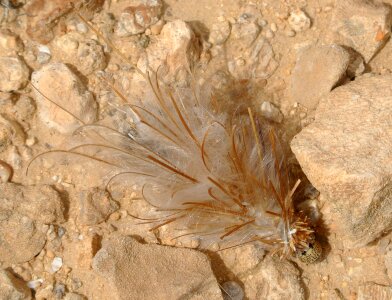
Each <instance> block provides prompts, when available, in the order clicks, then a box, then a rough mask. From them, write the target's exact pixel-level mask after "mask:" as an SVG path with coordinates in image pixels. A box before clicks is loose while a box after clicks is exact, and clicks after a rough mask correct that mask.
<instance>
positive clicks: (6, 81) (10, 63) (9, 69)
mask: <svg viewBox="0 0 392 300" xmlns="http://www.w3.org/2000/svg"><path fill="white" fill-rule="evenodd" d="M29 77H30V70H29V68H28V67H27V65H26V64H25V63H24V62H23V60H22V59H20V58H19V57H13V56H2V57H0V91H2V92H13V91H18V90H20V89H22V88H24V87H25V86H26V84H27V83H28V80H29Z"/></svg>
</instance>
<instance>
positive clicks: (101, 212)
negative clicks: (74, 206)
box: [77, 188, 120, 225]
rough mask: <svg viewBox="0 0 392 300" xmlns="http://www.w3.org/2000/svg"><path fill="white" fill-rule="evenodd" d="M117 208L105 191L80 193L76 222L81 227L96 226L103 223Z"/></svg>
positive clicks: (94, 190)
mask: <svg viewBox="0 0 392 300" xmlns="http://www.w3.org/2000/svg"><path fill="white" fill-rule="evenodd" d="M119 208H120V207H119V205H118V204H117V203H116V202H115V201H113V200H112V198H111V197H110V195H109V193H108V192H107V191H105V190H102V189H99V188H92V189H91V190H87V191H83V192H81V195H80V198H79V214H78V219H77V221H78V223H79V224H82V225H96V224H99V223H101V222H103V221H105V220H106V219H107V218H108V217H109V216H110V215H111V214H112V213H114V212H115V211H116V210H118V209H119Z"/></svg>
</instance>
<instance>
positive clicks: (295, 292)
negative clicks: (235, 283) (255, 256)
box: [239, 255, 305, 300]
mask: <svg viewBox="0 0 392 300" xmlns="http://www.w3.org/2000/svg"><path fill="white" fill-rule="evenodd" d="M239 278H240V279H241V281H242V282H243V284H244V286H245V293H246V296H247V297H248V299H271V300H279V299H290V300H301V299H305V290H304V288H303V286H302V284H301V277H300V272H299V270H298V269H296V268H295V267H294V266H293V265H292V264H291V263H290V262H288V261H286V260H280V259H279V258H276V257H275V258H273V257H271V256H269V255H268V256H266V258H265V259H264V260H263V262H262V263H260V264H259V265H258V266H257V267H256V268H255V269H253V270H252V271H251V272H249V273H245V274H242V275H240V276H239Z"/></svg>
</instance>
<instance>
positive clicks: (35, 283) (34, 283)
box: [27, 278, 44, 290]
mask: <svg viewBox="0 0 392 300" xmlns="http://www.w3.org/2000/svg"><path fill="white" fill-rule="evenodd" d="M43 282H44V280H43V279H42V278H39V279H35V280H30V281H29V282H27V286H28V287H29V288H30V289H33V290H36V289H37V288H39V287H40V286H41V285H42V283H43Z"/></svg>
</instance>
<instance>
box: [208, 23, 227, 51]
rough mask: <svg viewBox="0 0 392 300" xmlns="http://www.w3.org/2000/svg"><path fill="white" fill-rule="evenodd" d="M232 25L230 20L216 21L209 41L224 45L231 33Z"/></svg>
mask: <svg viewBox="0 0 392 300" xmlns="http://www.w3.org/2000/svg"><path fill="white" fill-rule="evenodd" d="M230 31H231V26H230V23H229V22H228V21H226V20H225V21H221V22H219V23H214V24H213V25H212V29H211V32H210V36H209V39H208V41H209V42H210V43H211V44H214V45H222V44H223V43H224V42H225V41H226V40H227V38H228V37H229V35H230Z"/></svg>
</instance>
